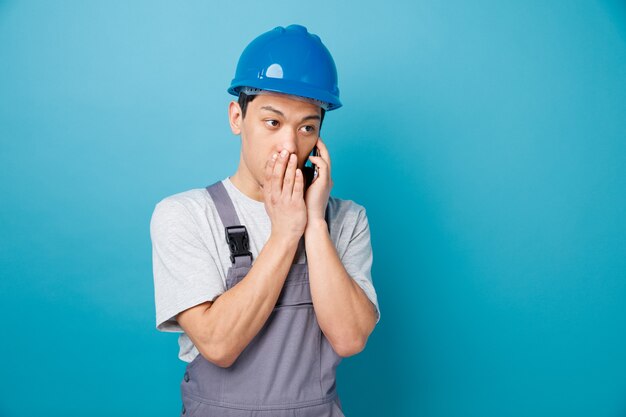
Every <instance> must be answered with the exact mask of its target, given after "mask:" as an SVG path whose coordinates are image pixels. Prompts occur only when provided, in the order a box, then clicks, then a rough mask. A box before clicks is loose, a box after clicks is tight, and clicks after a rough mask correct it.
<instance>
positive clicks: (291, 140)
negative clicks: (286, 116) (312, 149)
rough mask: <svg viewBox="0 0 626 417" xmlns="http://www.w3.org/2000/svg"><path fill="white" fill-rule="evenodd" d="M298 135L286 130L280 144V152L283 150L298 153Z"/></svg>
mask: <svg viewBox="0 0 626 417" xmlns="http://www.w3.org/2000/svg"><path fill="white" fill-rule="evenodd" d="M297 145H298V135H297V133H296V132H295V131H292V130H291V129H285V132H284V135H283V137H282V138H281V141H280V143H279V147H280V149H279V150H278V151H279V152H280V151H281V150H283V149H287V152H289V153H297V151H298V146H297Z"/></svg>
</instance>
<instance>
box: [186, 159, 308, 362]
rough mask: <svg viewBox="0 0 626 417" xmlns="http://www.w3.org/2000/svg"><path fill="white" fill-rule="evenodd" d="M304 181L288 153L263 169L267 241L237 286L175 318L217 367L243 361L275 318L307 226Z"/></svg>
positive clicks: (295, 161)
mask: <svg viewBox="0 0 626 417" xmlns="http://www.w3.org/2000/svg"><path fill="white" fill-rule="evenodd" d="M303 192H304V179H303V176H302V171H300V170H299V169H297V159H296V156H295V155H291V156H289V153H288V152H287V151H286V150H284V151H283V152H282V153H281V155H280V156H279V155H278V154H274V155H272V157H270V159H269V160H268V161H267V163H266V165H265V182H264V186H263V197H264V200H265V208H266V210H267V212H268V216H269V217H270V220H271V222H272V231H271V233H270V238H269V239H268V241H267V243H266V244H265V246H264V247H263V249H262V250H261V252H260V253H259V255H258V256H257V259H256V261H255V262H254V264H253V265H252V268H250V271H249V272H248V274H247V275H246V276H245V278H244V279H243V280H241V281H240V282H239V283H238V284H237V285H235V286H234V287H233V288H231V289H230V290H228V291H225V292H224V293H222V294H221V295H220V296H219V297H218V298H216V299H215V300H214V301H213V303H212V304H210V305H207V304H206V303H204V304H200V305H199V306H196V307H193V308H191V309H188V310H185V311H184V312H182V313H179V314H178V315H177V319H178V323H179V324H180V326H181V327H182V328H183V330H184V331H185V333H187V335H188V336H189V338H190V339H191V341H192V342H193V344H194V345H195V346H196V347H197V348H198V351H199V352H200V353H201V354H202V355H203V356H204V357H205V358H206V359H207V360H209V361H211V362H213V363H215V364H216V365H218V366H222V367H228V366H230V365H232V364H233V363H234V362H235V360H236V359H237V358H238V357H239V355H240V354H241V352H242V351H243V350H244V349H245V348H246V346H248V344H249V343H250V341H251V340H252V339H253V338H254V336H255V335H256V334H257V333H258V332H259V330H261V327H263V324H265V322H266V321H267V318H268V317H269V315H270V314H271V312H272V310H273V309H274V306H275V305H276V302H277V301H278V296H279V295H280V292H281V290H282V287H283V284H284V283H285V279H286V277H287V273H288V272H289V268H290V267H291V264H292V262H293V258H294V255H295V253H296V250H297V248H298V242H299V241H300V237H301V236H302V233H303V232H304V228H305V226H306V206H305V204H304V199H303Z"/></svg>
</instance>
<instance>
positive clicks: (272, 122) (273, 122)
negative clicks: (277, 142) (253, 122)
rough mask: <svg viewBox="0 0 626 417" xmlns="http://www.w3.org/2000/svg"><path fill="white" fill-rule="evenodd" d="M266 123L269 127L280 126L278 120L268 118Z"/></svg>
mask: <svg viewBox="0 0 626 417" xmlns="http://www.w3.org/2000/svg"><path fill="white" fill-rule="evenodd" d="M265 124H266V125H267V126H268V127H278V120H266V121H265Z"/></svg>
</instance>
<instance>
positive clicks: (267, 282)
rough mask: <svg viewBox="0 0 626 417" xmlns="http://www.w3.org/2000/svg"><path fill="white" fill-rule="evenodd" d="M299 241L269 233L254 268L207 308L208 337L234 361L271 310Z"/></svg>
mask: <svg viewBox="0 0 626 417" xmlns="http://www.w3.org/2000/svg"><path fill="white" fill-rule="evenodd" d="M297 247H298V242H297V241H296V242H288V241H285V240H284V239H279V238H273V237H270V238H269V239H268V241H267V243H266V244H265V246H264V247H263V249H262V250H261V252H260V253H259V255H258V257H257V259H256V260H255V262H254V263H253V265H252V268H251V269H250V271H249V272H248V274H247V275H246V276H245V278H244V279H242V280H241V281H240V282H239V283H238V284H237V285H235V286H234V287H233V288H231V289H230V290H228V291H226V292H224V293H223V294H222V295H220V296H219V297H218V298H217V299H216V300H215V301H214V302H213V304H212V305H211V307H210V308H209V309H208V310H207V311H206V313H205V314H206V316H207V317H206V323H207V332H206V334H207V338H209V339H210V340H211V341H213V343H212V344H213V345H215V346H219V350H220V351H221V352H222V354H221V356H222V357H223V358H225V359H224V362H226V363H227V364H229V363H232V362H234V361H235V360H236V359H237V357H239V355H240V354H241V352H242V351H243V350H244V349H245V348H246V346H248V344H249V343H250V341H251V340H252V339H253V338H254V336H256V334H257V333H258V332H259V330H261V328H262V327H263V325H264V324H265V322H266V321H267V318H268V317H269V315H270V314H271V313H272V310H273V309H274V307H275V305H276V302H277V300H278V296H279V295H280V292H281V290H282V287H283V284H284V282H285V279H286V277H287V273H288V272H289V268H290V267H291V264H292V262H293V258H294V255H295V252H296V249H297Z"/></svg>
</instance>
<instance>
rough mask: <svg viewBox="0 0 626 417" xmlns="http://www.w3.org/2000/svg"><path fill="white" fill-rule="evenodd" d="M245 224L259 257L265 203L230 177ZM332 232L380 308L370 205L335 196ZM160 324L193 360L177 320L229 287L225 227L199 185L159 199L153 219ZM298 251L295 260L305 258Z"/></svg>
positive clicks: (265, 229)
mask: <svg viewBox="0 0 626 417" xmlns="http://www.w3.org/2000/svg"><path fill="white" fill-rule="evenodd" d="M222 183H223V184H224V187H225V188H226V191H227V192H228V195H229V196H230V198H231V199H232V201H233V205H234V206H235V211H236V212H237V215H238V216H239V220H240V222H241V224H244V225H245V226H246V228H247V230H248V234H249V237H250V252H252V256H253V259H256V257H257V256H258V254H259V252H260V251H261V249H262V248H263V246H264V245H265V243H266V242H267V240H268V239H269V236H270V232H271V221H270V218H269V216H268V214H267V212H266V211H265V205H264V203H263V202H260V201H256V200H254V199H252V198H250V197H248V196H247V195H245V194H244V193H242V192H241V191H240V190H239V189H238V188H237V187H235V186H234V185H233V183H232V182H231V181H230V177H227V178H225V179H223V180H222ZM328 218H329V223H330V234H331V239H332V241H333V243H334V244H335V247H336V248H337V253H338V254H339V258H340V259H341V261H342V263H343V265H344V267H345V268H346V271H347V272H348V274H349V275H350V276H351V277H352V278H353V279H354V280H355V281H356V283H357V284H358V285H359V286H360V287H361V288H362V289H363V291H364V292H365V294H366V295H367V297H368V298H369V299H370V301H371V302H372V303H373V304H374V305H375V306H376V309H377V311H378V319H377V321H376V323H378V321H380V309H379V307H378V300H377V297H376V291H375V289H374V286H373V283H372V276H371V268H372V247H371V243H370V229H369V224H368V221H367V216H366V215H365V208H364V207H363V206H360V205H359V204H357V203H355V202H353V201H351V200H342V199H339V198H335V197H332V196H331V197H330V198H329V201H328ZM150 236H151V238H152V262H153V273H154V295H155V306H156V327H157V329H158V330H160V331H162V332H181V333H182V334H181V335H180V336H179V338H178V343H179V345H180V351H179V355H178V356H179V358H180V359H181V360H183V361H185V362H191V361H192V360H193V359H194V358H195V357H196V356H197V355H198V353H199V352H198V350H197V349H196V347H195V346H194V345H193V343H192V342H191V340H190V339H189V337H188V336H187V335H186V334H185V333H184V331H183V329H182V328H181V327H180V325H179V324H178V322H177V321H176V315H177V314H178V313H180V312H181V311H183V310H186V309H188V308H190V307H193V306H195V305H198V304H201V303H203V302H205V301H214V300H215V298H217V296H219V295H220V294H222V293H223V292H224V291H225V290H226V275H227V272H228V269H229V268H230V266H231V261H230V251H229V249H228V244H227V243H226V239H225V235H224V226H223V224H222V221H221V219H220V217H219V214H218V212H217V209H216V208H215V204H214V203H213V200H212V199H211V196H210V194H209V193H208V192H207V190H206V189H205V188H195V189H192V190H188V191H184V192H182V193H178V194H174V195H171V196H169V197H166V198H164V199H163V200H161V201H159V202H158V203H157V204H156V206H155V208H154V212H153V214H152V218H151V221H150ZM303 255H304V254H303V253H302V252H298V253H297V254H296V257H295V259H294V262H296V261H299V262H302V261H303V258H302V256H303Z"/></svg>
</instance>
